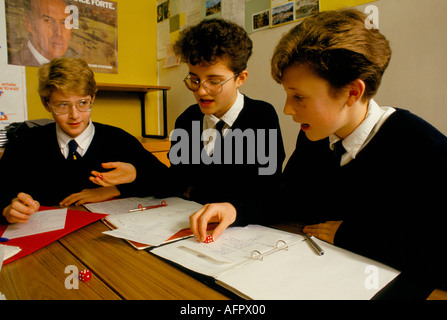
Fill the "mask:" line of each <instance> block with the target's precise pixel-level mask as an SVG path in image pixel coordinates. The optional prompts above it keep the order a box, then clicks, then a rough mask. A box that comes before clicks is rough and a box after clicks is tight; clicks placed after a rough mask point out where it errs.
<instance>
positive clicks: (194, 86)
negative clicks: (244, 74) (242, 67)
mask: <svg viewBox="0 0 447 320" xmlns="http://www.w3.org/2000/svg"><path fill="white" fill-rule="evenodd" d="M238 75H239V73H236V74H235V75H234V76H232V77H231V78H230V79H227V80H225V81H224V82H222V81H220V80H205V81H203V82H202V83H200V80H195V79H192V78H191V77H190V75H187V76H186V78H185V79H183V82H184V83H185V85H186V87H187V88H188V89H189V90H191V91H194V92H197V91H199V89H200V86H203V87H204V88H205V90H206V92H208V94H210V95H212V96H213V95H216V94H219V93H221V92H222V86H223V85H224V84H225V83H227V82H228V81H230V80H231V79H233V78H235V77H237V76H238Z"/></svg>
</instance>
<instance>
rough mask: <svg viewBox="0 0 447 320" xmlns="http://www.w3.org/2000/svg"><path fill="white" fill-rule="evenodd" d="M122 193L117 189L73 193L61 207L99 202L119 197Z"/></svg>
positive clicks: (63, 201) (102, 188) (109, 188)
mask: <svg viewBox="0 0 447 320" xmlns="http://www.w3.org/2000/svg"><path fill="white" fill-rule="evenodd" d="M119 195H120V192H119V190H118V188H117V187H115V186H111V187H100V188H93V189H84V190H82V191H81V192H78V193H73V194H71V195H69V196H68V197H66V198H65V199H64V200H62V201H61V202H60V205H61V206H66V207H68V206H70V205H72V204H74V205H76V206H80V205H82V204H84V203H88V202H99V201H105V200H109V199H112V198H114V197H118V196H119Z"/></svg>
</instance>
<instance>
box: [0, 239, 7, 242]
mask: <svg viewBox="0 0 447 320" xmlns="http://www.w3.org/2000/svg"><path fill="white" fill-rule="evenodd" d="M6 241H9V239H6V238H0V242H6Z"/></svg>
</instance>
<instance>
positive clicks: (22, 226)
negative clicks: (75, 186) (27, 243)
mask: <svg viewBox="0 0 447 320" xmlns="http://www.w3.org/2000/svg"><path fill="white" fill-rule="evenodd" d="M66 217H67V208H64V209H54V210H45V211H38V212H36V213H34V214H32V215H31V217H30V218H29V220H28V222H26V223H14V224H10V225H8V227H7V228H6V230H5V232H4V233H3V235H2V237H3V238H7V239H15V238H20V237H26V236H31V235H33V234H38V233H43V232H48V231H54V230H60V229H64V228H65V219H66Z"/></svg>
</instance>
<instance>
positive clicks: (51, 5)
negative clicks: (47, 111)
mask: <svg viewBox="0 0 447 320" xmlns="http://www.w3.org/2000/svg"><path fill="white" fill-rule="evenodd" d="M5 6H6V9H5V11H6V31H7V39H8V63H9V64H12V65H22V66H34V67H38V66H40V65H42V64H43V63H45V62H48V61H49V60H52V59H54V58H57V57H61V56H66V57H79V58H82V59H84V60H85V61H87V63H88V64H89V65H90V67H91V68H92V69H93V70H94V71H95V72H102V73H118V32H117V18H118V15H117V3H116V2H113V1H104V0H52V1H48V0H5Z"/></svg>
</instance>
